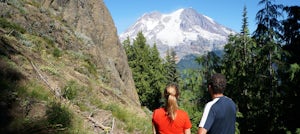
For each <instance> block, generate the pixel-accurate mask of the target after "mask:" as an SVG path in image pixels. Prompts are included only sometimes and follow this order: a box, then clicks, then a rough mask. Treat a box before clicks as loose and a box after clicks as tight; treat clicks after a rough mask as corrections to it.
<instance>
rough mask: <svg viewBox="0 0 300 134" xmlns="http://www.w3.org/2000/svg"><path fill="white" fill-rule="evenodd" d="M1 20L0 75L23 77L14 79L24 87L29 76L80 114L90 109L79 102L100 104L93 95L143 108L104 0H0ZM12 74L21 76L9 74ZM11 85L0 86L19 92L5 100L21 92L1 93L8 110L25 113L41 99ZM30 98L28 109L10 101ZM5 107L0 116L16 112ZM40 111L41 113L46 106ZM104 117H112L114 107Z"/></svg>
mask: <svg viewBox="0 0 300 134" xmlns="http://www.w3.org/2000/svg"><path fill="white" fill-rule="evenodd" d="M0 21H1V22H0V37H1V38H0V44H1V47H0V48H1V50H0V56H1V61H0V62H1V66H0V69H2V71H0V74H3V75H2V76H1V78H0V80H1V81H7V80H9V83H10V82H11V83H15V82H16V81H21V82H19V83H18V85H20V86H25V87H28V85H27V84H24V83H27V82H32V83H37V84H40V85H41V86H42V87H43V90H45V91H47V90H49V92H52V93H53V94H50V95H53V96H54V97H55V98H60V99H57V101H63V102H66V101H70V102H69V103H71V105H72V108H71V109H73V110H75V111H78V110H79V109H80V110H79V111H80V112H79V114H80V115H85V113H86V112H88V111H89V110H82V109H83V108H82V107H80V106H81V105H85V106H86V107H88V109H98V110H99V109H100V108H99V105H95V100H96V101H97V102H99V103H101V106H102V105H110V104H111V103H120V104H122V105H124V106H125V107H127V108H129V109H134V111H135V112H138V113H143V111H142V110H141V109H140V103H139V99H138V95H137V92H136V89H135V86H134V81H133V78H132V75H131V71H130V68H129V66H128V63H127V57H126V53H125V51H124V49H123V47H122V46H121V44H120V41H119V40H118V35H117V32H116V28H115V26H114V22H113V20H112V17H111V16H110V13H109V11H108V10H107V8H106V6H105V4H104V3H103V1H102V0H40V1H36V0H0ZM10 64H12V66H14V67H13V68H14V69H13V70H15V71H13V72H17V73H9V72H7V71H5V70H7V69H8V68H10V67H9V66H10ZM4 74H5V75H4ZM11 74H18V75H17V76H22V77H20V78H19V77H18V80H15V79H14V78H12V79H11V78H10V75H11ZM19 79H21V80H19ZM70 81H72V82H73V83H76V85H77V86H78V87H80V88H78V89H77V88H76V89H77V90H78V91H73V92H76V95H77V96H75V97H73V98H74V99H70V98H71V97H68V95H69V94H67V93H68V92H69V89H70V88H69V87H71V86H68V83H70ZM72 82H71V83H72ZM2 83H4V82H1V84H2ZM5 85H6V84H5ZM1 86H3V85H1ZM7 86H8V87H10V86H11V84H10V85H9V84H7ZM10 88H12V90H11V91H6V90H5V92H4V90H2V91H3V92H2V91H1V93H7V94H15V93H16V94H18V95H16V96H14V97H12V98H9V100H15V99H16V98H21V99H19V100H21V101H12V102H11V101H10V102H7V101H6V100H7V99H8V98H7V97H3V96H1V98H0V101H1V105H0V106H1V109H2V108H3V109H8V110H7V111H15V112H12V113H18V110H19V111H24V110H25V111H26V110H27V114H25V115H24V114H22V116H28V113H32V112H33V111H35V110H36V109H34V107H33V106H34V105H39V103H42V102H44V100H45V99H44V100H43V99H40V100H39V97H32V96H28V97H24V96H23V97H20V96H21V95H19V94H20V93H19V92H20V91H18V90H17V89H14V88H15V87H10ZM25 90H26V91H25V92H29V90H27V89H25ZM66 91H68V92H66ZM36 92H39V91H36ZM42 92H43V91H42ZM47 92H48V91H47ZM31 93H32V92H30V93H29V94H31ZM53 96H52V98H53ZM47 97H48V98H49V97H50V98H51V96H47ZM47 97H46V98H47ZM28 98H30V99H28ZM37 98H38V99H37ZM92 99H95V100H93V101H91V100H92ZM28 100H35V101H29V103H28V104H27V103H26V108H27V107H29V108H27V109H25V107H19V108H14V107H13V105H16V106H20V105H21V103H22V102H24V101H26V102H27V101H28ZM46 100H47V99H46ZM34 102H36V103H34ZM14 103H17V104H14ZM22 104H23V103H22ZM44 105H46V104H45V103H44ZM30 106H31V107H30ZM76 107H79V108H76ZM40 109H43V108H40ZM44 109H46V106H44ZM104 109H105V108H104ZM107 109H110V108H107ZM7 111H5V112H1V113H0V115H1V117H2V116H5V117H7V116H9V118H11V116H13V115H15V114H12V113H10V114H7ZM42 111H44V113H45V110H42ZM103 113H106V112H103ZM108 114H109V112H108ZM29 115H31V114H29ZM32 115H34V113H33V114H32ZM39 115H40V114H39ZM40 116H42V117H43V116H45V115H43V114H41V115H40ZM99 116H100V117H101V114H100V115H99ZM90 117H91V116H90ZM12 118H13V117H12ZM108 118H113V116H112V113H110V116H108ZM88 119H89V118H88ZM89 121H91V120H89ZM93 121H95V120H92V122H93ZM98 121H99V120H98ZM9 122H10V121H9V120H7V121H3V122H1V125H3V124H5V125H8V124H6V123H9ZM96 122H97V120H96ZM110 123H111V122H110ZM1 130H3V129H0V132H1ZM3 132H5V131H3ZM98 132H99V131H98ZM120 133H122V132H120Z"/></svg>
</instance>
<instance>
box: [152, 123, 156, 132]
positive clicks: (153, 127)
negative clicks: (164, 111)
mask: <svg viewBox="0 0 300 134" xmlns="http://www.w3.org/2000/svg"><path fill="white" fill-rule="evenodd" d="M152 131H153V134H156V129H155V126H154V124H153V123H152Z"/></svg>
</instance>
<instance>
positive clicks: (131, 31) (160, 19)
mask: <svg viewBox="0 0 300 134" xmlns="http://www.w3.org/2000/svg"><path fill="white" fill-rule="evenodd" d="M140 31H142V33H143V35H144V36H145V38H146V39H147V43H148V44H149V45H153V44H154V43H156V45H157V48H158V50H159V51H160V54H161V56H162V57H164V54H165V52H166V51H167V50H168V49H170V48H173V49H174V50H175V52H176V54H177V56H178V57H179V59H181V58H182V57H183V56H185V55H189V54H200V55H201V54H204V53H205V52H208V51H212V50H220V49H223V47H224V45H225V44H226V42H227V39H228V35H229V34H235V32H234V31H233V30H231V29H229V28H226V27H224V26H222V25H220V24H218V23H217V22H215V21H214V20H213V19H212V18H209V17H208V16H205V15H202V14H199V13H197V11H195V10H194V9H192V8H186V9H179V10H177V11H175V12H172V13H170V14H161V13H160V12H157V11H156V12H152V13H146V14H144V15H143V16H142V17H140V18H139V19H138V20H137V22H136V23H135V24H134V25H132V26H131V27H129V28H128V29H127V30H126V31H125V32H124V33H121V34H120V40H121V41H124V40H125V39H126V38H127V37H129V38H130V39H134V38H136V35H137V33H138V32H140Z"/></svg>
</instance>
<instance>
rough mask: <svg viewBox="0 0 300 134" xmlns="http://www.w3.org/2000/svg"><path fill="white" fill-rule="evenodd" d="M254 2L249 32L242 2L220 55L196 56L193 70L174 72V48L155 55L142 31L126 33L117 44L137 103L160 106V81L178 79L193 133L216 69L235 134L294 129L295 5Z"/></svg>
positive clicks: (299, 61)
mask: <svg viewBox="0 0 300 134" xmlns="http://www.w3.org/2000/svg"><path fill="white" fill-rule="evenodd" d="M258 4H259V5H261V6H262V7H263V8H262V9H260V10H259V11H258V12H257V14H256V21H257V28H256V30H255V31H254V32H253V33H250V32H249V29H248V18H247V7H246V6H245V7H244V10H243V12H242V13H241V18H242V20H241V22H242V23H241V24H242V25H241V31H240V33H238V34H236V35H230V36H229V41H228V43H227V44H226V45H225V47H224V55H222V56H221V57H219V56H217V55H216V54H215V53H214V52H208V53H207V54H205V55H203V56H200V57H197V58H196V62H197V63H198V64H199V65H200V66H201V67H200V68H199V69H186V70H183V71H181V72H179V71H178V69H177V68H176V53H175V52H174V51H173V50H172V49H170V50H168V52H167V54H166V56H165V57H163V58H159V54H158V51H157V48H156V45H155V44H153V45H151V44H147V43H146V39H145V37H144V36H143V33H142V32H139V33H138V34H137V36H136V38H135V39H134V40H132V41H130V39H129V38H127V40H125V41H124V42H123V45H124V48H125V50H126V53H127V56H128V62H129V66H130V67H131V70H132V72H133V78H134V81H135V85H136V88H137V92H138V95H139V99H140V101H141V104H142V105H143V106H146V107H148V108H149V109H150V110H154V109H155V108H158V107H160V106H162V105H163V100H162V90H163V89H164V86H165V85H166V84H167V83H169V82H175V83H178V84H179V86H180V90H181V94H180V98H179V99H180V101H179V103H180V104H179V105H180V107H181V108H182V109H184V110H186V111H187V112H188V113H189V116H190V118H191V121H192V123H193V128H192V132H193V133H196V131H197V126H198V123H199V121H200V118H201V115H202V110H203V108H204V104H205V103H206V102H207V101H209V100H210V96H209V95H208V93H207V92H206V91H207V87H206V80H207V79H208V78H209V77H210V76H211V75H212V74H213V73H217V72H218V73H223V74H225V75H226V78H227V80H228V83H227V90H226V91H225V95H227V96H229V97H231V98H232V99H233V100H234V101H235V102H236V104H237V108H238V113H237V122H236V133H242V134H246V133H300V126H299V124H300V122H299V121H300V119H299V115H298V113H299V112H300V111H299V108H298V107H299V100H298V98H299V92H300V85H299V83H300V73H299V70H300V66H299V65H300V55H299V54H300V7H299V5H296V6H284V5H278V4H274V1H273V0H261V1H260V2H259V3H258ZM241 8H243V7H241ZM150 46H153V47H150Z"/></svg>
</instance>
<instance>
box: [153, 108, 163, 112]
mask: <svg viewBox="0 0 300 134" xmlns="http://www.w3.org/2000/svg"><path fill="white" fill-rule="evenodd" d="M153 112H165V109H164V108H163V107H160V108H157V109H155V110H154V111H153Z"/></svg>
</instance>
